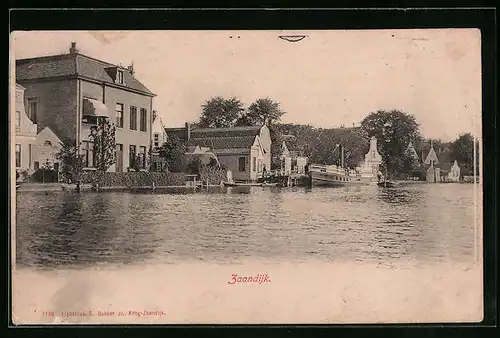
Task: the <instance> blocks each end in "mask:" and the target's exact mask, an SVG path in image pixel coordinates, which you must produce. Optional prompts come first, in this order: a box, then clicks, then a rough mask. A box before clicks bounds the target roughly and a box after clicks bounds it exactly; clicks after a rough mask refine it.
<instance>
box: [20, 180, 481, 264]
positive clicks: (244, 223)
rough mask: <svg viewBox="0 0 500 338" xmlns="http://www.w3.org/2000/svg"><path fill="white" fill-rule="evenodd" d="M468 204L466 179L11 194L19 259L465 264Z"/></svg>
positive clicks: (469, 244)
mask: <svg viewBox="0 0 500 338" xmlns="http://www.w3.org/2000/svg"><path fill="white" fill-rule="evenodd" d="M188 190H189V189H188ZM473 202H474V200H473V186H472V185H465V184H464V185H461V184H458V185H453V184H448V185H445V184H443V185H439V184H436V185H413V186H406V187H405V186H403V187H396V188H390V189H378V188H377V187H368V186H367V187H355V188H338V189H328V188H312V189H309V188H274V187H266V188H262V187H232V188H216V189H209V190H208V191H201V192H198V193H193V192H192V191H190V192H186V190H185V189H184V190H182V189H181V190H180V191H176V192H172V191H170V192H168V193H167V192H156V193H154V194H153V193H152V191H138V192H136V193H125V192H122V193H117V192H102V193H85V194H75V193H65V192H51V193H49V194H45V193H43V194H40V193H31V192H26V193H20V194H18V195H17V264H18V265H21V266H23V265H24V266H26V265H29V266H43V267H47V268H50V267H59V266H68V267H79V266H82V265H89V266H96V265H99V264H131V263H137V262H138V261H143V262H147V261H156V262H167V263H173V262H179V261H183V260H203V261H217V262H236V261H238V260H240V259H244V258H248V257H251V258H257V259H258V258H262V259H267V260H269V259H270V260H286V261H300V260H305V259H318V260H323V261H329V262H332V261H337V262H340V261H345V262H353V261H361V262H370V263H376V264H388V265H394V264H398V262H403V261H404V262H406V263H408V262H415V263H422V262H424V263H425V262H427V263H432V262H442V261H471V260H472V259H474V245H475V242H476V240H475V238H474V234H475V232H474V212H473V205H474V204H473Z"/></svg>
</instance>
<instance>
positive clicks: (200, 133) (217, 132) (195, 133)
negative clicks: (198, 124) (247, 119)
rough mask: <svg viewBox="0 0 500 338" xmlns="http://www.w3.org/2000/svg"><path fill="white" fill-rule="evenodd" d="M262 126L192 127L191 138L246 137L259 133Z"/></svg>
mask: <svg viewBox="0 0 500 338" xmlns="http://www.w3.org/2000/svg"><path fill="white" fill-rule="evenodd" d="M261 129H262V126H249V127H232V128H193V129H192V130H191V138H215V137H247V136H254V137H255V136H257V135H259V134H260V130H261Z"/></svg>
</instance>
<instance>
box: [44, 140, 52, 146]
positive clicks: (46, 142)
mask: <svg viewBox="0 0 500 338" xmlns="http://www.w3.org/2000/svg"><path fill="white" fill-rule="evenodd" d="M43 145H44V146H48V147H52V143H51V142H50V141H49V140H47V141H45V142H43Z"/></svg>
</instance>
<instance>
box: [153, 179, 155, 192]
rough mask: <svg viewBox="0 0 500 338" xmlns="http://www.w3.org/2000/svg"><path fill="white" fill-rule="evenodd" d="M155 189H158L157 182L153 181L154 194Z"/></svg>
mask: <svg viewBox="0 0 500 338" xmlns="http://www.w3.org/2000/svg"><path fill="white" fill-rule="evenodd" d="M155 188H156V185H155V181H153V192H155Z"/></svg>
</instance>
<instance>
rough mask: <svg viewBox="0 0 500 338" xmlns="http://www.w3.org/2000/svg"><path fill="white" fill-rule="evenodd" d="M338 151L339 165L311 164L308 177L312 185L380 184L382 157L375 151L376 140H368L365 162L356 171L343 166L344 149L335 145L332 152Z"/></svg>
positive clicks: (373, 138)
mask: <svg viewBox="0 0 500 338" xmlns="http://www.w3.org/2000/svg"><path fill="white" fill-rule="evenodd" d="M337 149H340V151H339V153H340V154H339V157H340V158H339V162H340V165H322V164H311V165H310V166H309V175H310V176H311V183H312V185H327V186H345V185H372V184H373V185H375V184H377V182H380V179H379V178H377V172H378V171H379V167H380V164H381V162H382V156H381V155H380V154H379V152H378V150H377V139H376V138H375V137H372V138H371V139H370V149H369V150H368V153H367V154H366V155H365V161H364V162H363V163H362V164H361V165H360V166H359V167H357V168H356V169H352V168H347V167H346V166H345V165H344V147H343V146H342V145H340V144H337V146H336V147H335V149H334V150H333V151H334V152H335V151H336V150H337Z"/></svg>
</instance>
